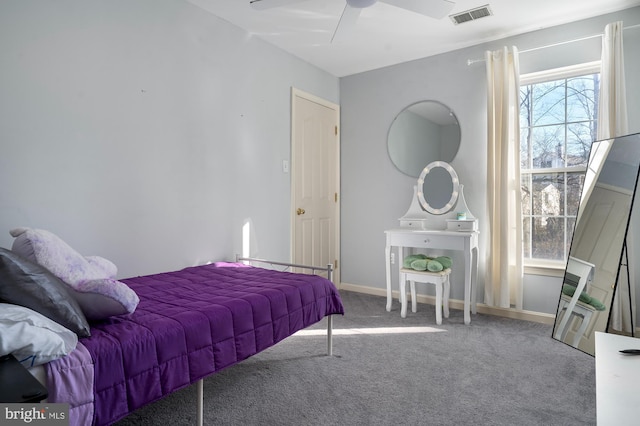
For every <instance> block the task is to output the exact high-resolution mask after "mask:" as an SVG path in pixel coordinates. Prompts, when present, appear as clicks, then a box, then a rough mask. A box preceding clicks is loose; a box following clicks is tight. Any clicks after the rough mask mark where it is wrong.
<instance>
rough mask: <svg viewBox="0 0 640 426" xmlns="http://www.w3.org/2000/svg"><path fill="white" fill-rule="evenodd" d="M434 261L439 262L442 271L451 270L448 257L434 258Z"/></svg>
mask: <svg viewBox="0 0 640 426" xmlns="http://www.w3.org/2000/svg"><path fill="white" fill-rule="evenodd" d="M435 260H437V261H438V262H440V263H441V264H442V267H443V268H444V269H448V268H451V264H452V261H451V258H450V257H449V256H440V257H436V258H435Z"/></svg>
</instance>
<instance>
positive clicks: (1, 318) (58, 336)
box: [0, 303, 78, 368]
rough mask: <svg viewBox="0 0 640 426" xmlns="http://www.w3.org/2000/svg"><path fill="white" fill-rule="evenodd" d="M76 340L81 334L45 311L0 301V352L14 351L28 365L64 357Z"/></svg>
mask: <svg viewBox="0 0 640 426" xmlns="http://www.w3.org/2000/svg"><path fill="white" fill-rule="evenodd" d="M77 344H78V336H77V335H76V334H75V333H74V332H73V331H71V330H68V329H66V328H65V327H63V326H61V325H60V324H58V323H57V322H54V321H52V320H50V319H49V318H47V317H45V316H44V315H41V314H39V313H37V312H36V311H33V310H31V309H29V308H25V307H23V306H18V305H12V304H9V303H0V355H8V354H13V356H15V357H16V359H17V360H18V361H20V362H21V363H22V364H23V365H24V366H25V367H27V368H29V367H33V366H35V365H40V364H45V363H47V362H49V361H52V360H54V359H58V358H62V357H63V356H65V355H67V354H68V353H69V352H71V351H72V350H74V349H75V347H76V345H77Z"/></svg>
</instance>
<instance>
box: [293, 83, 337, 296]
mask: <svg viewBox="0 0 640 426" xmlns="http://www.w3.org/2000/svg"><path fill="white" fill-rule="evenodd" d="M298 97H299V98H303V99H305V100H307V101H310V102H314V103H317V104H319V105H322V106H324V107H326V108H329V109H331V110H334V111H335V114H336V159H335V160H336V176H335V179H336V188H335V192H336V194H337V201H336V229H335V235H334V237H335V247H334V249H335V254H336V261H337V262H338V265H337V266H338V267H337V268H336V267H335V265H334V273H333V282H334V284H335V285H336V286H338V285H339V284H340V275H341V274H340V270H341V266H342V265H340V205H341V194H340V105H338V104H335V103H333V102H330V101H327V100H326V99H322V98H320V97H318V96H315V95H312V94H310V93H307V92H304V91H302V90H300V89H296V88H295V87H293V86H292V87H291V161H292V164H291V167H290V168H289V170H291V206H290V210H289V211H290V216H289V217H290V238H291V239H290V248H289V250H290V253H291V261H293V257H294V254H295V249H296V247H295V219H294V215H295V212H294V209H295V206H296V199H295V194H296V187H297V185H298V184H299V181H298V177H297V176H296V173H295V167H293V161H294V158H295V153H296V149H297V148H296V141H295V140H294V135H295V134H296V132H295V130H296V127H295V123H296V111H297V101H296V98H298ZM314 266H326V265H314Z"/></svg>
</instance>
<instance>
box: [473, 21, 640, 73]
mask: <svg viewBox="0 0 640 426" xmlns="http://www.w3.org/2000/svg"><path fill="white" fill-rule="evenodd" d="M632 28H640V24H636V25H631V26H629V27H623V28H622V30H623V31H624V30H630V29H632ZM603 35H604V34H594V35H590V36H586V37H580V38H576V39H573V40H567V41H560V42H558V43H552V44H547V45H544V46H538V47H532V48H531V49H525V50H520V51H519V53H527V52H533V51H536V50H542V49H547V48H549V47H556V46H562V45H563V44H569V43H575V42H578V41H584V40H589V39H592V38H596V37H602V36H603ZM484 61H485V59H484V58H482V59H467V65H473V64H475V63H477V62H484Z"/></svg>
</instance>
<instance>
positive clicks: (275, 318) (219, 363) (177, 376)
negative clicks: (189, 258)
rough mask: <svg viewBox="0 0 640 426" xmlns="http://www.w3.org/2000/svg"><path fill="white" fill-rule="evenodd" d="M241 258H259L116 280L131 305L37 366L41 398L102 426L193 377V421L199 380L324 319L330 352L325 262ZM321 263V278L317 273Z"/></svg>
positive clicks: (78, 420) (77, 420)
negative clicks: (289, 267) (43, 385)
mask: <svg viewBox="0 0 640 426" xmlns="http://www.w3.org/2000/svg"><path fill="white" fill-rule="evenodd" d="M249 261H258V262H266V261H264V260H259V259H237V261H236V262H232V263H226V262H218V263H212V264H209V265H202V266H195V267H188V268H184V269H182V270H179V271H174V272H166V273H159V274H154V275H147V276H140V277H134V278H129V279H124V280H120V281H121V283H122V284H124V285H126V286H127V287H128V288H129V289H130V290H131V291H133V292H135V294H136V295H137V297H138V298H139V302H138V303H137V306H136V307H135V310H133V312H131V313H128V314H124V315H113V316H109V317H108V318H104V319H101V320H93V321H89V323H90V331H89V332H90V336H87V337H80V338H79V339H78V342H77V345H76V346H75V349H74V350H73V351H71V352H70V353H69V354H67V355H66V356H63V357H61V358H58V359H55V360H51V361H49V362H47V363H46V364H43V365H44V367H45V372H46V381H47V386H48V391H49V399H48V401H49V402H66V403H69V404H70V420H71V424H82V425H85V424H93V425H106V424H111V423H113V422H115V421H118V420H120V419H122V418H124V417H125V416H127V415H128V414H129V413H131V412H133V411H134V410H136V409H138V408H140V407H142V406H144V405H147V404H150V403H152V402H154V401H157V400H159V399H160V398H162V397H164V396H166V395H168V394H170V393H172V392H174V391H176V390H178V389H182V388H184V387H187V386H190V385H192V384H196V385H197V387H198V395H199V396H198V398H199V401H198V422H199V423H201V422H202V379H203V378H205V377H207V376H210V375H212V374H214V373H217V372H219V371H221V370H222V369H225V368H227V367H230V366H232V365H234V364H237V363H239V362H241V361H242V360H244V359H247V358H248V357H250V356H252V355H254V354H257V353H258V352H261V351H263V350H265V349H267V348H269V347H271V346H273V345H275V344H276V343H278V342H279V341H281V340H283V339H285V338H286V337H288V336H291V335H292V334H294V333H295V332H297V331H299V330H301V329H303V328H306V327H308V326H310V325H312V324H315V323H317V322H319V321H320V320H322V319H323V318H325V317H328V320H327V324H328V325H327V329H328V331H327V335H328V338H327V342H328V343H327V351H328V353H329V354H331V351H332V346H331V315H334V314H343V313H344V308H343V305H342V301H341V299H340V295H339V293H338V291H337V289H336V287H335V286H334V285H333V283H332V282H331V266H330V265H329V266H327V268H318V267H313V266H312V267H305V266H303V265H293V266H294V267H296V272H290V271H281V270H273V269H267V268H264V267H256V266H253V265H250V264H248V262H249ZM268 263H270V264H272V265H273V264H277V265H286V264H281V263H278V262H268ZM302 268H310V269H311V272H312V273H311V274H307V273H301V272H298V270H300V269H302ZM321 269H324V270H326V273H327V277H323V276H321V275H316V273H320V270H321ZM0 299H2V294H0Z"/></svg>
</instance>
